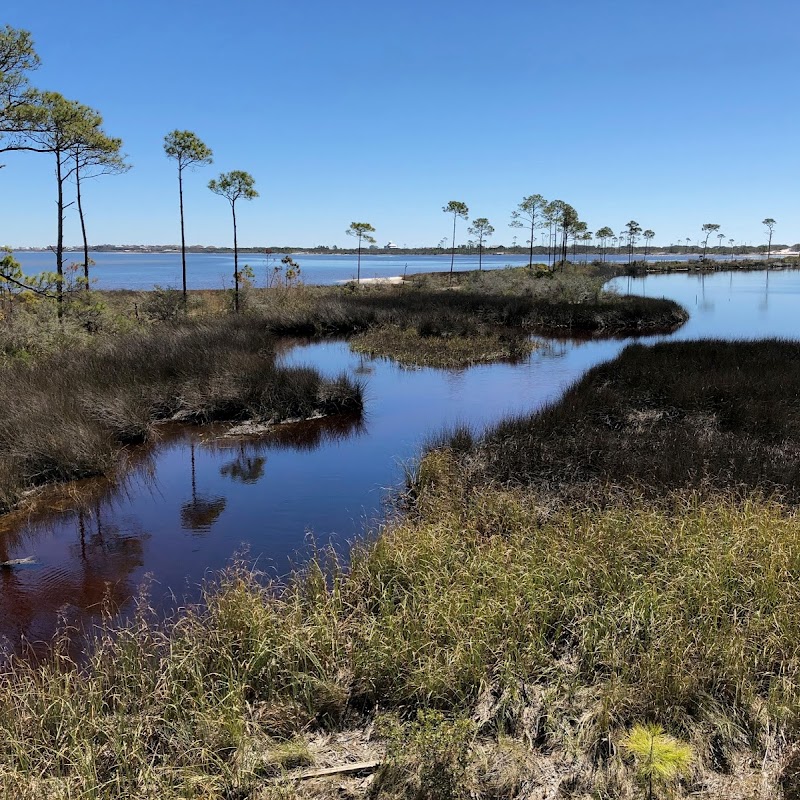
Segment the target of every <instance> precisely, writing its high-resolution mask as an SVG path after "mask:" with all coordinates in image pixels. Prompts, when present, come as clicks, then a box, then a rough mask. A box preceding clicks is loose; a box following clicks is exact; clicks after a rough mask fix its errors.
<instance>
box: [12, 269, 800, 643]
mask: <svg viewBox="0 0 800 800" xmlns="http://www.w3.org/2000/svg"><path fill="white" fill-rule="evenodd" d="M611 287H612V288H613V289H615V290H617V291H619V292H621V293H625V292H627V293H633V294H645V295H647V296H654V297H661V296H665V297H671V298H674V299H676V300H677V301H678V302H680V303H682V304H683V305H684V307H685V308H686V309H687V310H688V311H689V312H690V314H691V317H690V320H689V322H687V323H686V325H685V326H684V327H683V328H682V329H680V330H679V331H677V332H676V333H675V334H673V337H675V338H681V339H691V338H698V337H709V336H718V337H722V338H729V339H732V338H743V337H748V338H754V337H767V336H779V337H787V338H800V314H799V313H798V309H800V272H797V271H785V272H772V273H765V272H757V273H755V272H754V273H739V272H737V273H716V274H713V275H707V276H695V275H687V274H673V275H664V276H650V277H647V278H638V279H628V278H618V279H615V280H614V281H612V283H611ZM658 338H665V337H651V338H648V339H643V340H640V341H646V342H649V341H655V340H656V339H658ZM630 341H631V340H630V339H625V340H590V341H583V342H578V341H561V342H554V341H546V342H542V347H541V348H540V349H538V350H536V351H534V353H533V354H532V355H531V357H530V358H529V359H528V360H527V361H525V362H523V363H521V364H516V365H509V364H495V365H487V366H477V367H473V368H470V369H467V370H460V371H447V370H436V369H415V370H408V369H403V368H400V367H398V366H396V365H394V364H392V363H391V362H388V361H384V360H379V359H377V360H375V359H369V358H366V357H362V356H358V355H355V354H353V353H351V352H350V350H349V348H348V346H347V344H346V343H344V342H341V341H324V342H317V343H313V344H298V345H296V346H294V347H293V348H291V349H289V350H288V352H287V353H286V354H285V356H284V359H285V361H286V362H287V363H291V364H310V365H314V366H316V367H318V368H319V369H320V370H322V371H323V372H324V373H327V374H336V373H338V372H340V371H342V370H345V371H348V372H350V373H353V374H355V375H358V376H360V377H362V378H364V379H365V380H366V383H367V403H366V413H365V414H364V416H363V418H361V419H349V418H339V419H329V420H323V421H319V422H316V423H303V424H301V425H297V426H287V427H285V428H283V429H280V430H276V431H275V432H273V433H271V434H268V435H266V436H263V437H261V438H257V439H240V440H237V439H230V438H226V437H225V436H224V435H223V434H224V428H185V427H184V428H176V429H172V430H170V429H165V430H164V433H163V437H162V440H161V442H160V444H159V445H157V446H156V447H154V448H151V449H150V450H149V451H146V452H144V451H142V452H140V453H136V454H135V455H134V457H133V458H134V459H135V460H134V461H133V462H132V463H131V465H130V468H129V470H128V471H127V477H126V479H125V480H124V481H123V485H122V486H121V487H120V486H119V485H116V486H111V485H109V484H107V483H105V482H103V481H99V482H87V483H86V484H84V485H83V486H82V487H80V497H81V503H80V506H79V505H78V503H77V502H76V501H74V500H69V499H66V500H65V499H64V493H63V491H60V490H59V491H56V492H54V496H53V500H52V505H53V506H54V507H55V506H58V510H51V511H50V512H49V513H47V514H43V515H39V516H36V517H30V518H26V519H22V520H20V519H14V518H13V517H11V516H7V517H5V518H2V519H0V561H5V560H7V559H18V558H28V557H30V558H31V559H32V560H33V562H34V563H31V564H28V565H23V566H21V567H18V568H14V569H0V636H4V637H5V638H6V647H7V648H8V649H10V648H16V647H17V646H18V642H19V640H20V637H22V636H24V637H27V638H28V639H29V640H34V641H35V640H37V639H44V638H47V637H49V636H50V634H51V633H52V631H53V629H54V626H55V625H56V623H57V621H58V619H59V616H62V617H64V618H66V619H67V620H70V621H73V622H76V623H79V624H85V623H87V622H88V621H90V620H91V619H92V618H93V615H95V614H96V613H97V611H98V609H99V606H100V604H101V603H102V602H103V601H104V600H107V601H108V602H109V603H110V605H111V607H113V608H123V607H125V604H126V603H127V602H128V600H129V598H130V597H131V596H132V594H135V593H136V591H137V587H138V586H139V585H140V584H141V583H142V582H143V580H145V577H146V576H149V579H150V580H152V584H151V586H150V594H151V596H152V597H153V598H154V600H155V602H156V603H157V604H162V603H164V602H165V598H166V597H168V596H169V595H170V594H171V593H174V594H175V595H177V596H178V597H188V598H191V597H196V596H197V593H198V586H199V584H200V583H201V582H202V581H203V579H204V577H205V576H206V575H208V574H209V573H210V572H211V571H213V570H215V569H217V568H219V567H222V566H224V565H225V564H226V563H227V562H228V561H229V560H230V558H231V556H232V555H233V554H234V553H236V552H244V551H246V552H247V557H248V559H249V560H255V561H256V562H257V564H258V566H259V567H260V568H262V569H265V570H268V571H272V572H274V573H276V574H284V573H286V572H287V571H288V570H289V569H290V567H291V565H292V564H298V563H301V562H302V560H303V559H304V558H305V557H307V555H308V553H309V551H310V548H311V547H313V546H314V543H317V544H320V545H324V544H328V543H333V544H334V545H335V546H337V547H339V548H340V549H341V550H342V551H346V547H347V543H348V542H349V541H351V540H352V539H353V538H355V537H358V536H361V535H363V534H364V531H365V530H367V529H369V528H370V525H371V524H372V525H373V526H374V524H375V523H376V521H377V520H378V519H380V517H381V516H382V515H383V514H384V513H385V511H386V507H385V502H386V500H387V497H388V496H389V495H390V493H391V491H392V489H393V488H396V487H397V486H398V485H399V484H401V482H402V479H403V465H404V463H408V462H409V461H410V460H411V459H413V458H414V457H415V456H416V455H417V454H418V453H419V451H420V448H421V446H422V444H423V443H424V442H425V440H426V438H428V437H430V436H432V435H435V434H436V433H437V432H439V431H441V430H442V428H445V427H448V426H452V425H454V424H456V423H460V422H464V423H468V424H470V425H471V426H473V427H475V428H478V429H480V428H481V427H483V426H486V425H488V424H491V423H493V422H495V421H497V420H499V419H500V418H502V417H503V416H505V415H507V414H510V413H515V412H521V411H529V410H532V409H535V408H537V407H540V406H541V405H542V404H544V403H547V402H550V401H553V400H556V399H557V398H558V397H559V396H560V395H561V393H562V392H563V391H564V389H565V388H566V387H567V386H568V385H569V384H570V383H572V382H573V381H575V380H576V379H578V378H579V377H580V376H581V375H582V374H583V373H584V372H585V371H586V370H587V369H589V368H590V367H592V366H594V365H596V364H598V363H600V362H602V361H605V360H607V359H610V358H613V357H614V356H615V355H616V354H617V353H618V352H619V351H620V350H621V349H622V348H623V347H624V346H625V345H626V344H627V343H628V342H630ZM74 494H76V492H73V495H74Z"/></svg>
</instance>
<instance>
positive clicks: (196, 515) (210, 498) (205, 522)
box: [181, 441, 228, 533]
mask: <svg viewBox="0 0 800 800" xmlns="http://www.w3.org/2000/svg"><path fill="white" fill-rule="evenodd" d="M194 447H195V443H194V441H190V442H189V453H190V456H189V458H190V460H191V465H192V499H191V500H189V501H188V502H186V503H184V504H183V505H182V506H181V525H182V526H183V527H184V528H186V529H188V530H190V531H194V532H195V533H208V531H210V530H211V527H212V526H213V525H214V523H215V522H216V521H217V520H218V519H219V515H220V514H221V513H222V512H223V511H224V510H225V506H226V505H227V504H228V501H227V500H226V499H225V498H224V497H223V496H222V495H204V494H198V492H197V474H196V468H195V457H194Z"/></svg>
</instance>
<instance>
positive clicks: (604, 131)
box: [0, 0, 800, 246]
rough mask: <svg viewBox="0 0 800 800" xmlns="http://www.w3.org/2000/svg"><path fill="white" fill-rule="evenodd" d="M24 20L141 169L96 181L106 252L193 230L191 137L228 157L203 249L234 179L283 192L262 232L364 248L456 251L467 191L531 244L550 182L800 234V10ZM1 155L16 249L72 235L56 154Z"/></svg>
mask: <svg viewBox="0 0 800 800" xmlns="http://www.w3.org/2000/svg"><path fill="white" fill-rule="evenodd" d="M6 23H7V24H10V25H12V26H14V27H19V28H26V29H28V30H30V31H31V32H32V34H33V36H34V39H35V42H36V46H37V50H38V52H39V55H40V56H41V59H42V67H41V69H40V70H38V72H36V73H34V74H33V76H32V81H33V83H34V85H36V86H38V87H40V88H46V89H53V90H56V91H60V92H62V93H63V94H64V95H66V96H67V97H69V98H71V99H76V100H80V101H81V102H83V103H86V104H88V105H90V106H93V107H95V108H97V109H98V110H99V111H100V112H101V113H102V114H103V116H104V118H105V122H106V128H107V130H108V132H109V133H111V134H112V135H117V136H121V137H122V138H123V139H124V141H125V150H126V152H127V153H128V154H129V156H130V160H131V161H132V163H133V164H134V168H133V170H132V171H131V172H130V173H128V174H127V175H124V176H121V177H106V178H101V179H99V180H97V181H95V182H94V183H93V185H91V186H90V187H89V188H88V189H87V206H88V208H87V213H88V215H89V219H88V222H89V226H90V239H91V240H92V242H95V243H103V242H108V243H117V244H121V243H172V242H177V241H178V240H179V228H178V217H177V177H176V173H175V170H174V167H173V163H172V162H170V161H168V160H167V159H166V157H165V156H164V154H163V150H162V141H163V137H164V134H165V133H167V132H168V131H170V130H172V129H174V128H181V129H190V130H194V131H195V132H196V133H197V134H198V135H199V136H200V137H201V138H202V139H203V140H204V141H205V142H206V143H207V144H208V145H209V146H210V147H212V148H213V150H214V156H215V158H214V164H213V165H212V166H211V167H204V168H202V169H199V170H197V171H196V172H195V173H193V174H190V175H189V176H188V179H187V197H186V211H187V239H188V241H189V242H191V243H199V244H217V245H221V244H228V243H229V241H230V238H231V234H230V224H229V218H228V209H227V206H226V204H225V201H224V200H223V199H222V198H219V197H217V196H216V195H213V194H211V193H210V192H209V191H208V190H207V188H206V184H207V182H208V180H209V179H210V178H211V177H214V176H216V175H217V174H218V172H220V171H223V170H224V171H227V170H230V169H244V170H247V171H249V172H251V173H252V174H253V176H254V177H255V179H256V182H257V188H258V190H259V191H260V193H261V197H259V198H258V199H257V200H255V201H253V202H252V203H250V204H248V205H246V207H245V205H244V204H243V207H242V208H241V213H240V242H241V243H242V244H246V245H269V244H273V245H279V244H294V245H315V244H319V243H329V244H339V245H340V246H341V245H345V244H348V243H349V242H350V241H351V240H349V239H348V238H347V237H346V236H345V235H344V231H345V229H346V228H347V226H348V225H349V223H350V222H351V221H353V220H358V221H362V220H363V221H368V222H371V223H372V224H373V225H374V226H375V228H376V229H377V235H378V238H379V241H380V242H381V243H384V242H385V241H387V240H389V239H391V240H394V241H395V242H397V243H399V244H408V245H409V246H410V245H433V244H435V243H436V242H438V241H439V239H441V238H442V237H443V236H446V235H448V232H449V230H450V227H449V224H448V220H447V218H446V217H445V215H444V214H443V213H442V211H441V207H442V205H443V204H445V203H446V202H447V201H448V200H451V199H458V200H463V201H464V202H466V203H467V204H468V205H469V208H470V212H471V217H475V216H486V217H488V218H489V219H490V221H491V222H492V223H493V224H494V225H495V227H496V229H497V233H496V234H495V237H494V241H495V242H496V243H510V242H511V239H512V236H513V235H514V233H515V231H514V230H513V229H509V228H508V227H507V225H508V220H509V214H510V211H511V210H512V209H513V207H514V205H515V204H516V203H517V202H518V201H519V200H520V199H521V198H522V197H523V196H524V195H527V194H532V193H537V192H538V193H541V194H543V195H545V197H547V198H548V199H553V198H559V199H563V200H566V201H567V202H570V203H572V204H573V205H574V206H575V207H576V208H577V210H578V212H579V213H580V215H581V218H582V219H585V220H586V222H587V223H588V225H589V228H590V229H591V230H596V229H597V228H599V227H600V226H602V225H609V226H611V227H612V228H614V229H615V230H617V231H619V230H620V229H621V228H622V226H623V225H624V224H625V223H626V222H627V221H628V220H629V219H636V220H637V221H638V222H639V223H640V224H641V225H642V226H643V227H650V228H653V229H654V230H655V231H656V233H657V236H656V242H657V243H665V244H666V243H669V242H670V241H674V240H677V239H678V238H680V239H684V238H685V237H687V236H691V237H693V238H694V239H696V238H697V237H698V236H699V233H700V226H701V225H702V223H704V222H717V223H720V224H721V225H722V231H723V232H724V233H725V234H726V236H729V237H732V238H735V239H736V240H737V241H748V242H753V243H755V242H761V241H762V240H763V238H764V234H763V226H762V225H761V224H760V221H761V220H762V219H763V218H764V217H767V216H771V217H774V218H775V219H777V220H778V226H777V229H776V240H777V241H781V242H789V243H793V242H796V241H798V240H800V168H799V167H800V155H799V154H798V133H797V131H798V127H799V126H798V123H799V122H800V103H798V87H799V86H800V81H798V77H800V69H798V68H799V67H800V47H799V46H798V30H800V3H797V0H780V2H779V1H777V0H774V1H770V0H762V1H761V2H755V0H754V1H753V2H742V1H741V0H728V2H720V1H719V0H713V1H712V0H692V2H688V1H687V0H673V1H672V2H653V0H649V2H648V1H647V0H645V2H637V3H634V2H628V0H616V1H612V2H610V3H600V2H597V0H570V2H565V0H538V1H537V0H528V1H527V2H523V1H522V0H517V1H516V2H508V1H507V0H496V2H491V3H486V2H475V1H474V0H461V2H458V3H456V2H449V1H445V0H426V2H419V0H407V1H406V2H403V3H383V2H374V0H373V1H372V2H366V0H340V1H339V2H331V0H295V2H293V3H291V2H276V1H275V0H272V2H263V0H236V1H235V2H227V3H222V2H210V1H209V0H193V2H189V0H169V1H168V2H164V0H158V1H156V0H136V2H134V1H133V0H118V1H117V2H109V0H102V1H101V0H80V2H75V3H63V2H54V0H44V1H43V2H37V3H31V2H30V0H25V2H22V0H4V1H3V4H2V11H0V24H6ZM0 162H4V163H5V164H6V165H7V166H6V167H5V168H4V169H2V170H0V242H5V243H7V244H10V245H13V246H25V245H30V246H37V245H48V244H51V243H52V242H53V241H54V238H55V207H54V202H53V201H54V179H53V176H52V165H51V163H50V160H49V159H48V157H46V156H36V155H22V154H7V155H5V156H2V157H0ZM462 230H463V228H462ZM522 238H523V236H522V235H520V240H522ZM67 241H68V242H69V243H77V242H78V241H79V231H78V226H77V220H76V218H75V214H74V212H73V211H70V212H68V222H67Z"/></svg>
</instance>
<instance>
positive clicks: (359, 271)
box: [357, 234, 453, 286]
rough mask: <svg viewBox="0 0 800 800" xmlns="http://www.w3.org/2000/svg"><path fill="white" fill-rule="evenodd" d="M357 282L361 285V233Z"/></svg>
mask: <svg viewBox="0 0 800 800" xmlns="http://www.w3.org/2000/svg"><path fill="white" fill-rule="evenodd" d="M452 269H453V268H452V267H450V270H451V271H452ZM357 283H358V285H359V286H361V235H360V234H359V237H358V280H357Z"/></svg>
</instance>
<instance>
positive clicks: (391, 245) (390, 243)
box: [384, 242, 400, 250]
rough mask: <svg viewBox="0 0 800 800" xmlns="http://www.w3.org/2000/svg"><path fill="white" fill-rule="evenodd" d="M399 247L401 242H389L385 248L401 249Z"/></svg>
mask: <svg viewBox="0 0 800 800" xmlns="http://www.w3.org/2000/svg"><path fill="white" fill-rule="evenodd" d="M399 249H400V245H399V244H395V243H394V242H389V243H388V244H387V245H386V247H385V248H384V250H399Z"/></svg>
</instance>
